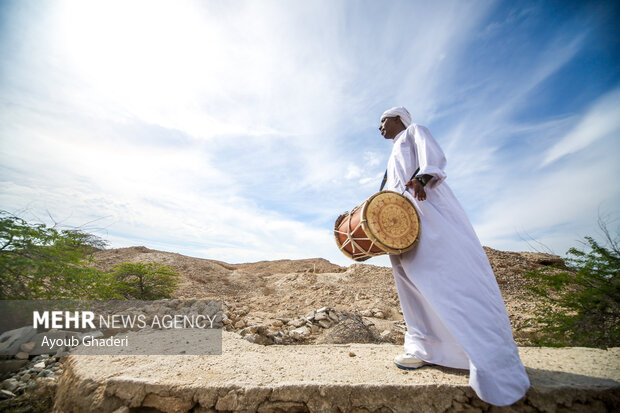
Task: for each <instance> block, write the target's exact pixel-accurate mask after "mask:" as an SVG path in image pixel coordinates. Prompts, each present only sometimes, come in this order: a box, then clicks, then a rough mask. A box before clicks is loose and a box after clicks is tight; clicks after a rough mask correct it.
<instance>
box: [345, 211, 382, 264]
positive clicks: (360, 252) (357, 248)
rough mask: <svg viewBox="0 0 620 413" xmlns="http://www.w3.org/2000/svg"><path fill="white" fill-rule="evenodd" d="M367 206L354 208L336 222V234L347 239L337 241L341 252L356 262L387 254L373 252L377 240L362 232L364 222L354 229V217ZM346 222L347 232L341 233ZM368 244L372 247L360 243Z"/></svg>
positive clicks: (361, 221)
mask: <svg viewBox="0 0 620 413" xmlns="http://www.w3.org/2000/svg"><path fill="white" fill-rule="evenodd" d="M365 204H366V202H364V203H363V204H362V205H360V206H357V207H355V208H353V209H352V210H351V211H350V212H346V213H344V214H342V215H341V216H340V217H339V218H338V220H337V221H336V225H335V227H336V228H335V233H336V234H339V235H344V236H345V237H346V239H345V241H344V242H342V243H341V242H340V240H339V239H338V238H337V239H336V242H337V243H338V244H340V245H339V248H340V250H342V252H344V253H345V255H348V256H349V257H351V258H352V259H353V260H355V261H366V260H367V259H368V258H371V257H375V256H378V255H384V254H385V253H386V252H385V251H372V250H373V247H375V239H370V238H368V236H367V235H366V234H365V233H364V231H363V230H362V223H363V222H364V221H363V220H360V221H359V222H358V223H357V225H356V226H355V227H352V225H351V224H352V221H353V220H352V218H353V216H354V215H355V213H356V212H358V213H359V212H361V211H360V209H363V207H364V205H365ZM344 221H346V225H345V226H346V228H345V229H346V230H345V231H341V230H340V226H341V225H342V223H343V222H344ZM356 233H357V234H364V236H360V235H355V234H356ZM368 242H370V245H368V246H366V247H364V246H362V245H361V244H360V243H364V244H368ZM348 250H350V251H348Z"/></svg>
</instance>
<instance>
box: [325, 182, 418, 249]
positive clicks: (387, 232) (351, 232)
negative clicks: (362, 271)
mask: <svg viewBox="0 0 620 413" xmlns="http://www.w3.org/2000/svg"><path fill="white" fill-rule="evenodd" d="M419 235H420V217H419V216H418V213H417V211H416V209H415V207H414V206H413V203H412V202H411V201H410V200H409V199H408V198H407V197H405V196H404V195H401V194H399V193H398V192H394V191H381V192H377V193H376V194H374V195H373V196H371V197H370V198H368V199H367V200H366V201H365V202H364V203H363V204H361V205H359V206H357V207H355V208H354V209H353V210H351V211H349V212H345V213H344V214H342V215H340V216H339V217H338V219H337V220H336V223H335V224H334V236H335V238H336V244H337V245H338V248H340V251H342V252H343V253H344V254H345V255H346V256H347V257H349V258H351V259H353V260H355V261H365V260H367V259H368V258H371V257H374V256H377V255H384V254H402V253H404V252H407V251H409V250H411V249H412V248H413V247H414V246H415V244H416V242H417V241H418V238H419Z"/></svg>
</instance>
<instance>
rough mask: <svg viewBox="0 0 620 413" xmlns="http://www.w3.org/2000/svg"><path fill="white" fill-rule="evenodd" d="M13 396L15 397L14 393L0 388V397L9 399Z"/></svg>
mask: <svg viewBox="0 0 620 413" xmlns="http://www.w3.org/2000/svg"><path fill="white" fill-rule="evenodd" d="M13 397H15V393H13V392H10V391H8V390H4V389H2V390H0V399H11V398H13Z"/></svg>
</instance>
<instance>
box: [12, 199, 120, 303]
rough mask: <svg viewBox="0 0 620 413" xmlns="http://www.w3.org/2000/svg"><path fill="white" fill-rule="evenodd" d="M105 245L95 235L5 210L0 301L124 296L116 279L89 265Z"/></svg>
mask: <svg viewBox="0 0 620 413" xmlns="http://www.w3.org/2000/svg"><path fill="white" fill-rule="evenodd" d="M104 246H105V242H104V241H103V240H101V239H100V238H98V237H96V236H94V235H92V234H87V233H84V232H82V231H79V230H57V229H56V228H54V227H47V226H46V225H43V224H30V223H28V222H26V221H25V220H23V219H21V218H18V217H16V216H14V215H12V214H10V213H8V212H6V211H0V299H4V300H7V299H69V298H71V299H103V298H115V297H117V298H118V295H117V294H115V293H114V285H113V281H114V279H113V277H112V276H111V275H110V274H107V273H105V272H103V271H100V270H97V269H95V268H93V267H91V266H89V265H88V264H90V263H92V262H93V258H92V253H93V252H94V251H96V250H97V249H99V248H103V247H104Z"/></svg>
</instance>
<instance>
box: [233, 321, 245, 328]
mask: <svg viewBox="0 0 620 413" xmlns="http://www.w3.org/2000/svg"><path fill="white" fill-rule="evenodd" d="M243 327H245V322H244V321H243V320H239V321H237V322H236V323H235V328H243Z"/></svg>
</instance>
